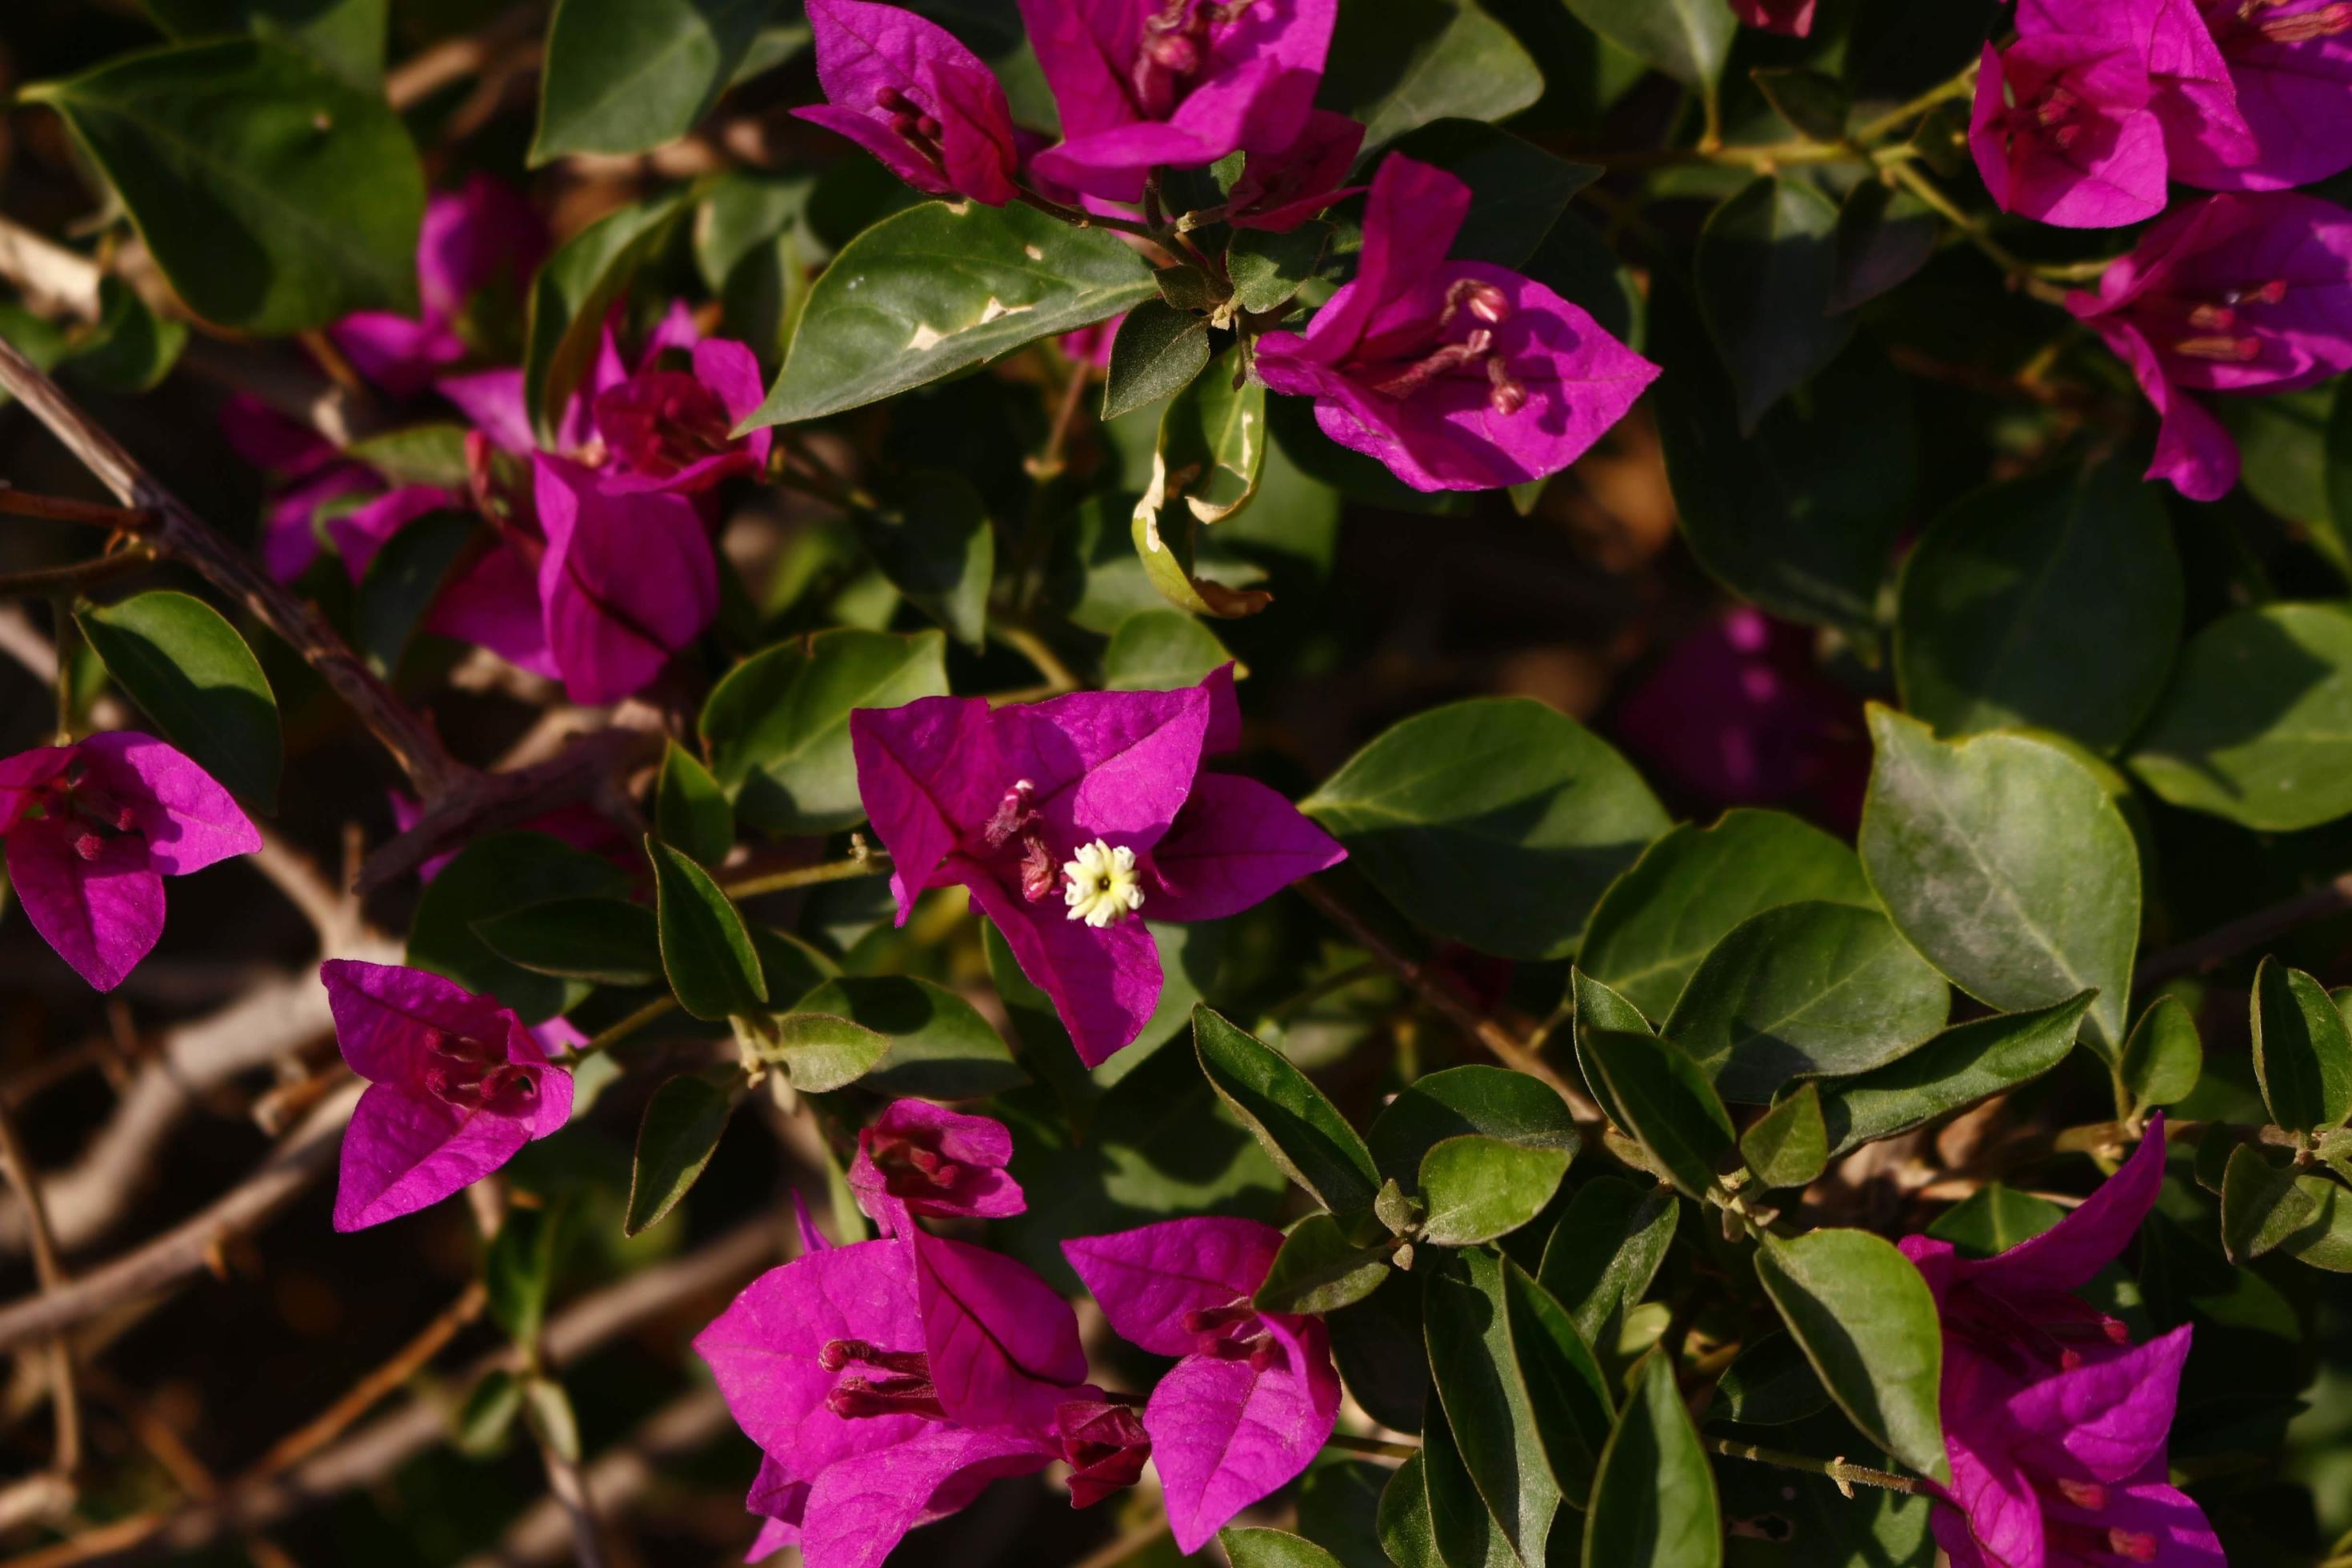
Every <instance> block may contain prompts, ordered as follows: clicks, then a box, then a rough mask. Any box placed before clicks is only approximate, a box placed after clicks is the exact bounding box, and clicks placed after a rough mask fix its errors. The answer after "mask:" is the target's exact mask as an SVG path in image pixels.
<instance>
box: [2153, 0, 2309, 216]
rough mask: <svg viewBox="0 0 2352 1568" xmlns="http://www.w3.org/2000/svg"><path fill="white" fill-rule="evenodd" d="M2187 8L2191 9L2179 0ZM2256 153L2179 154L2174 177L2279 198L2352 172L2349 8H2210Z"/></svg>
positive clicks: (2295, 2) (2232, 3)
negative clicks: (2274, 194)
mask: <svg viewBox="0 0 2352 1568" xmlns="http://www.w3.org/2000/svg"><path fill="white" fill-rule="evenodd" d="M2175 3H2176V4H2186V3H2187V0H2175ZM2204 13H2205V21H2206V24H2207V26H2209V27H2210V30H2211V37H2212V40H2213V42H2214V43H2215V44H2216V45H2217V46H2218V47H2219V48H2220V51H2221V58H2222V59H2223V60H2224V61H2226V62H2227V64H2228V69H2229V73H2230V80H2231V84H2232V85H2233V88H2234V94H2235V98H2236V101H2237V105H2238V108H2239V110H2240V111H2241V112H2242V113H2243V115H2244V116H2245V123H2246V126H2247V129H2248V131H2249V132H2250V133H2251V135H2252V142H2253V150H2252V153H2251V154H2249V155H2246V156H2232V155H2231V153H2233V152H2234V151H2235V150H2234V149H2228V148H2224V149H2221V150H2219V151H2218V152H2217V151H2203V152H2195V153H2176V154H2175V157H2174V163H2173V177H2174V178H2176V179H2180V180H2186V181H2187V182H2188V183H2189V184H2192V185H2202V186H2204V187H2206V188H2207V189H2208V190H2216V191H2278V190H2285V189H2287V188H2288V187H2290V186H2294V185H2307V184H2313V183H2315V182H2316V181H2320V180H2325V179H2328V178H2330V177H2332V176H2334V175H2336V174H2342V173H2343V172H2344V171H2345V170H2346V169H2347V168H2352V136H2347V135H2346V134H2345V132H2344V126H2345V123H2346V120H2347V116H2352V5H2347V4H2346V3H2345V0H2267V3H2263V4H2252V5H2249V4H2247V0H2207V3H2206V5H2205V6H2204Z"/></svg>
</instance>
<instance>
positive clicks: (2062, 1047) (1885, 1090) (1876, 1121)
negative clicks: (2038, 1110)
mask: <svg viewBox="0 0 2352 1568" xmlns="http://www.w3.org/2000/svg"><path fill="white" fill-rule="evenodd" d="M2094 1000H2095V994H2093V993H2091V992H2088V991H2085V992H2083V993H2082V994H2079V995H2075V996H2071V997H2069V998H2067V999H2066V1000H2065V1001H2063V1002H2059V1003H2055V1004H2053V1005H2051V1006H2048V1007H2042V1008H2037V1009H2034V1010H2033V1011H2031V1012H2024V1013H2003V1014H2001V1015H2000V1016H1997V1017H1991V1018H1978V1019H1975V1020H1973V1021H1971V1022H1969V1023H1966V1024H1960V1025H1958V1026H1954V1027H1952V1028H1949V1029H1947V1030H1945V1031H1944V1032H1943V1033H1942V1034H1940V1035H1937V1037H1935V1038H1934V1039H1932V1040H1929V1041H1928V1042H1927V1044H1926V1045H1924V1046H1921V1047H1919V1048H1918V1049H1917V1050H1916V1051H1913V1052H1912V1053H1911V1054H1910V1055H1909V1056H1907V1057H1905V1058H1902V1059H1901V1060H1899V1061H1893V1062H1889V1063H1887V1064H1886V1065H1885V1067H1883V1068H1875V1069H1874V1070H1873V1071H1870V1072H1866V1073H1864V1074H1862V1075H1861V1076H1859V1077H1856V1078H1849V1079H1832V1080H1831V1081H1829V1082H1827V1083H1824V1084H1823V1085H1822V1120H1823V1121H1824V1122H1825V1124H1826V1125H1827V1127H1828V1130H1829V1140H1830V1154H1831V1156H1832V1158H1834V1157H1836V1156H1837V1155H1840V1154H1843V1153H1846V1152H1849V1151H1850V1150H1853V1149H1858V1148H1860V1147H1861V1146H1862V1145H1863V1144H1864V1143H1867V1142H1871V1141H1872V1140H1874V1139H1878V1138H1891V1137H1893V1136H1894V1135H1895V1134H1896V1133H1898V1132H1907V1131H1910V1130H1911V1129H1912V1128H1914V1127H1917V1126H1920V1125H1922V1124H1923V1123H1926V1122H1928V1121H1934V1120H1935V1119H1936V1118H1937V1117H1938V1116H1942V1115H1944V1114H1945V1113H1946V1112H1948V1111H1953V1110H1959V1109H1961V1108H1962V1107H1963V1106H1969V1105H1974V1104H1975V1103H1976V1102H1977V1101H1979V1100H1986V1099H1990V1097H1991V1096H1993V1095H1996V1094H2005V1093H2007V1092H2008V1091H2009V1090H2011V1089H2015V1088H2016V1087H2017V1086H2018V1085H2020V1084H2021V1083H2025V1082H2027V1081H2029V1080H2031V1079H2036V1078H2039V1077H2041V1076H2042V1074H2043V1073H2045V1072H2048V1071H2049V1070H2050V1069H2051V1068H2054V1067H2056V1066H2057V1065H2058V1064H2059V1063H2060V1062H2062V1061H2063V1060H2065V1059H2066V1053H2067V1052H2068V1051H2070V1050H2072V1049H2073V1048H2074V1035H2075V1032H2076V1031H2077V1030H2078V1029H2080V1028H2081V1027H2082V1023H2083V1019H2084V1016H2085V1015H2086V1014H2087V1013H2089V1011H2090V1008H2091V1004H2092V1002H2093V1001H2094Z"/></svg>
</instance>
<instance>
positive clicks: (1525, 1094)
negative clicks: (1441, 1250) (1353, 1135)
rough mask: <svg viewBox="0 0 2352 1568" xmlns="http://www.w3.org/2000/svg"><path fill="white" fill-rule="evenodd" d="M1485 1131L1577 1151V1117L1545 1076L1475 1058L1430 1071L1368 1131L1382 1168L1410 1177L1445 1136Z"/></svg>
mask: <svg viewBox="0 0 2352 1568" xmlns="http://www.w3.org/2000/svg"><path fill="white" fill-rule="evenodd" d="M1472 1132H1475V1133H1482V1134H1484V1135H1485V1136H1486V1137H1488V1138H1495V1139H1499V1140H1501V1141H1502V1142H1507V1143H1516V1144H1519V1145H1522V1146H1524V1147H1527V1148H1531V1149H1557V1150H1559V1151H1561V1152H1563V1153H1565V1154H1567V1155H1569V1156H1570V1157H1573V1156H1574V1154H1575V1152H1576V1149H1577V1144H1578V1142H1579V1139H1578V1136H1577V1131H1576V1122H1575V1121H1574V1119H1572V1118H1571V1117H1570V1115H1569V1113H1568V1107H1567V1105H1566V1104H1565V1103H1564V1102H1562V1100H1560V1098H1559V1093H1558V1092H1557V1091H1556V1090H1554V1089H1552V1088H1551V1086H1550V1085H1549V1084H1547V1083H1545V1082H1543V1080H1541V1079H1536V1078H1530V1077H1529V1076H1528V1075H1527V1074H1526V1073H1521V1072H1511V1071H1508V1070H1507V1069H1505V1068H1496V1067H1486V1066H1484V1065H1477V1064H1474V1065H1472V1066H1469V1067H1458V1068H1445V1069H1444V1071H1442V1072H1433V1073H1426V1074H1423V1076H1422V1077H1420V1078H1418V1079H1414V1080H1413V1081H1412V1083H1410V1084H1407V1085H1406V1086H1405V1087H1404V1088H1403V1089H1402V1090H1400V1091H1399V1092H1398V1093H1397V1096H1396V1098H1395V1099H1393V1100H1390V1101H1389V1103H1388V1104H1387V1105H1386V1106H1385V1107H1383V1108H1382V1109H1381V1113H1380V1115H1379V1116H1377V1117H1375V1118H1374V1119H1373V1121H1372V1125H1371V1130H1370V1131H1369V1132H1367V1133H1366V1134H1365V1135H1364V1142H1365V1144H1366V1146H1367V1147H1369V1148H1370V1150H1371V1154H1372V1163H1373V1164H1374V1166H1375V1167H1377V1168H1378V1170H1379V1172H1380V1173H1381V1175H1382V1176H1385V1177H1391V1178H1393V1179H1395V1180H1397V1181H1400V1182H1406V1183H1410V1182H1411V1181H1412V1179H1413V1173H1415V1172H1416V1171H1418V1170H1419V1169H1420V1168H1421V1161H1422V1156H1423V1155H1424V1154H1426V1153H1427V1152H1429V1151H1430V1149H1431V1148H1432V1147H1433V1146H1434V1145H1435V1144H1436V1143H1437V1142H1439V1141H1440V1140H1442V1139H1446V1138H1454V1137H1459V1136H1461V1135H1463V1134H1465V1133H1472Z"/></svg>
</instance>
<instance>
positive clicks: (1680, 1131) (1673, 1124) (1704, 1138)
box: [1578, 1029, 1739, 1197]
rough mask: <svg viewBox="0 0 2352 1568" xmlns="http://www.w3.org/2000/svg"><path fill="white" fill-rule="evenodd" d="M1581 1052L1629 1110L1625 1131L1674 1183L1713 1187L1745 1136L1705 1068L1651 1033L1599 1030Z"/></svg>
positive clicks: (1698, 1190) (1689, 1188) (1692, 1188)
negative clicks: (1740, 1135)
mask: <svg viewBox="0 0 2352 1568" xmlns="http://www.w3.org/2000/svg"><path fill="white" fill-rule="evenodd" d="M1578 1049H1579V1051H1580V1053H1581V1054H1582V1055H1583V1058H1584V1061H1585V1064H1586V1066H1587V1067H1589V1068H1593V1069H1595V1070H1597V1071H1598V1072H1599V1074H1600V1076H1601V1082H1602V1083H1605V1084H1606V1085H1607V1086H1608V1091H1609V1098H1610V1099H1611V1100H1612V1101H1613V1102H1614V1103H1615V1104H1616V1105H1617V1107H1618V1108H1619V1109H1620V1110H1622V1111H1623V1113H1624V1116H1625V1131H1628V1132H1630V1133H1632V1134H1633V1136H1634V1137H1635V1138H1638V1139H1640V1140H1641V1142H1642V1146H1643V1148H1644V1149H1647V1150H1648V1151H1649V1152H1650V1153H1651V1154H1652V1155H1653V1156H1654V1157H1655V1158H1656V1160H1657V1162H1658V1163H1659V1165H1660V1167H1661V1168H1663V1169H1664V1170H1665V1171H1667V1172H1669V1173H1672V1175H1673V1177H1674V1183H1675V1186H1677V1187H1679V1188H1681V1189H1682V1190H1683V1191H1684V1192H1685V1193H1688V1194H1690V1195H1691V1196H1693V1197H1697V1196H1698V1195H1700V1194H1703V1193H1705V1192H1706V1191H1707V1189H1708V1188H1710V1187H1712V1186H1714V1185H1715V1179H1716V1176H1717V1173H1718V1172H1719V1171H1721V1169H1722V1168H1723V1165H1724V1162H1725V1160H1726V1159H1727V1157H1728V1156H1729V1155H1730V1154H1731V1152H1732V1151H1733V1150H1734V1149H1736V1148H1737V1147H1738V1142H1739V1140H1738V1135H1737V1134H1736V1133H1734V1132H1733V1131H1732V1129H1731V1118H1730V1116H1728V1115H1727V1113H1726V1112H1725V1111H1724V1109H1723V1101H1722V1100H1718V1099H1717V1098H1716V1093H1715V1086H1714V1085H1713V1084H1711V1083H1709V1082H1708V1081H1707V1077H1706V1070H1705V1069H1704V1068H1701V1067H1700V1066H1699V1065H1698V1063H1696V1062H1695V1061H1693V1060H1692V1059H1691V1058H1690V1056H1689V1054H1688V1053H1687V1052H1685V1051H1684V1050H1683V1049H1682V1047H1679V1046H1676V1045H1674V1044H1673V1043H1671V1042H1669V1041H1666V1040H1661V1039H1655V1038H1653V1037H1650V1036H1648V1035H1634V1034H1626V1033H1622V1032H1620V1031H1618V1030H1614V1029H1595V1030H1592V1031H1591V1033H1590V1034H1589V1035H1587V1036H1585V1037H1583V1038H1582V1039H1580V1041H1579V1042H1578Z"/></svg>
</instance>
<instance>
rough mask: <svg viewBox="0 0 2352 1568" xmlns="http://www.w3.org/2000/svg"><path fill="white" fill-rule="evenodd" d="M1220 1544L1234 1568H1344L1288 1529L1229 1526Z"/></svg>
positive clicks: (1329, 1555)
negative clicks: (1243, 1528)
mask: <svg viewBox="0 0 2352 1568" xmlns="http://www.w3.org/2000/svg"><path fill="white" fill-rule="evenodd" d="M1217 1544H1218V1545H1220V1546H1222V1547H1223V1548H1224V1549H1225V1556H1226V1557H1227V1559H1229V1560H1230V1561H1231V1562H1232V1563H1233V1565H1234V1568H1341V1564H1340V1562H1339V1559H1338V1558H1337V1557H1334V1556H1332V1555H1331V1554H1330V1553H1329V1552H1326V1551H1324V1550H1323V1549H1322V1548H1321V1547H1319V1546H1318V1545H1316V1544H1315V1543H1314V1542H1311V1541H1309V1540H1307V1539H1306V1538H1305V1537H1304V1536H1298V1535H1293V1534H1291V1533H1290V1532H1289V1531H1286V1530H1265V1529H1249V1530H1242V1529H1237V1528H1235V1527H1234V1526H1231V1525H1228V1526H1226V1527H1225V1528H1224V1529H1223V1530H1221V1531H1217Z"/></svg>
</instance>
